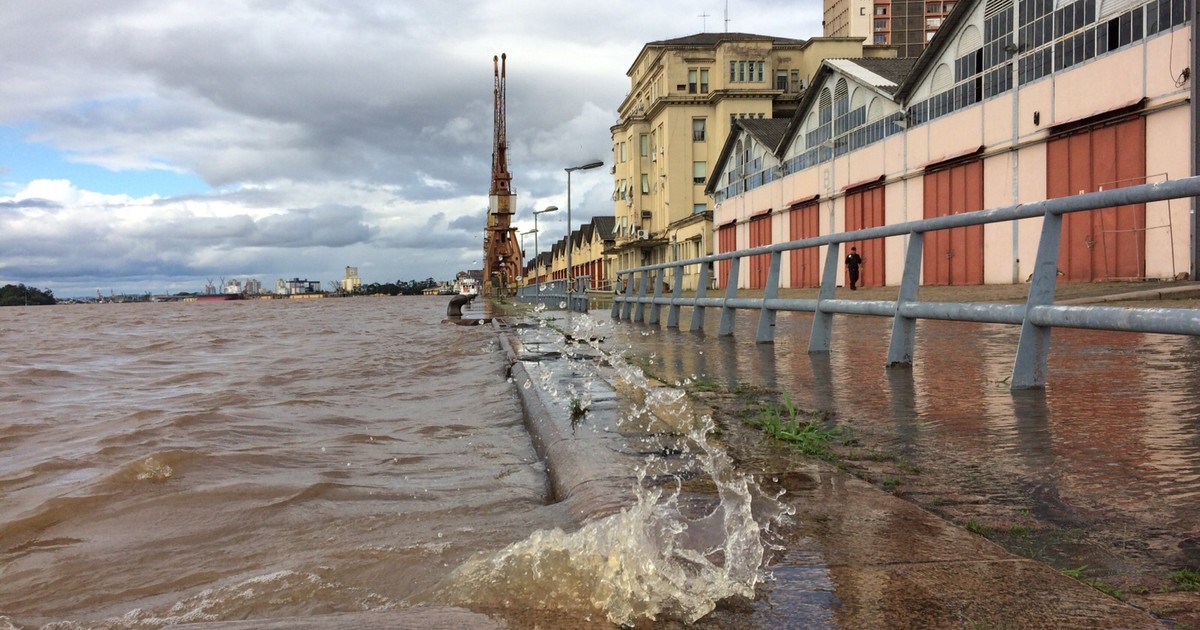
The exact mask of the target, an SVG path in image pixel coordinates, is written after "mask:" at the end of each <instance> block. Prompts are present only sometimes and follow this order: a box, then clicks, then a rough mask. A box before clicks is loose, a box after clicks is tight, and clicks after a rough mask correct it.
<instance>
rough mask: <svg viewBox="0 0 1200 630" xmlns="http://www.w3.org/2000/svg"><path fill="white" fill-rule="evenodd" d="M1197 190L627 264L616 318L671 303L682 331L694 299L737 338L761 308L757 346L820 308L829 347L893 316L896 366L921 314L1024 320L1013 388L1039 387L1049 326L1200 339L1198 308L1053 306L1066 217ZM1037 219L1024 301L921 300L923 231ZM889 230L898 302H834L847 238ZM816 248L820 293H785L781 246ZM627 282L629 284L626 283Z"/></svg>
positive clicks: (1157, 191)
mask: <svg viewBox="0 0 1200 630" xmlns="http://www.w3.org/2000/svg"><path fill="white" fill-rule="evenodd" d="M1198 195H1200V177H1189V178H1185V179H1178V180H1174V181H1166V182H1159V183H1154V184H1142V185H1138V186H1129V187H1126V188H1116V189H1112V190H1105V191H1101V192H1095V193H1087V194H1081V195H1075V196H1072V197H1060V198H1057V199H1048V200H1045V201H1037V202H1033V203H1027V204H1019V205H1016V206H1007V207H1002V208H993V209H988V210H979V211H975V212H964V213H961V214H952V215H948V216H942V217H937V218H933V219H922V220H918V221H907V222H904V223H897V224H893V225H886V226H879V227H872V228H866V229H862V230H854V231H852V232H839V233H836V234H826V235H822V236H817V237H813V238H806V239H800V240H795V241H788V242H785V243H776V244H772V245H763V246H761V247H753V248H749V249H743V250H738V251H733V252H724V253H720V254H714V255H711V256H703V257H699V258H691V259H687V260H681V261H676V262H671V263H663V264H657V265H647V266H644V267H636V268H631V269H625V270H621V271H618V272H617V279H618V281H617V287H618V291H617V293H616V295H614V297H613V305H612V316H613V317H614V318H615V319H618V320H620V319H625V320H641V321H643V322H645V323H648V324H658V323H659V320H660V316H661V309H662V307H663V306H667V307H670V310H669V311H668V315H667V326H668V327H669V328H678V327H679V310H680V307H682V306H689V307H691V308H692V319H691V326H690V330H692V331H699V330H701V329H702V328H703V326H704V311H705V309H706V308H710V307H719V308H720V309H721V323H720V329H719V334H720V335H732V334H733V322H734V315H735V312H736V311H737V310H738V309H754V310H758V311H759V320H758V334H757V341H758V343H771V342H773V341H774V337H775V316H776V313H778V312H779V311H804V312H810V313H814V314H815V317H814V318H813V325H812V334H811V335H810V337H809V340H808V351H809V352H810V353H827V352H829V347H830V335H831V332H832V327H833V315H834V314H838V313H840V314H852V315H876V316H880V317H892V318H893V323H892V336H891V341H890V344H889V346H888V359H887V363H888V366H889V367H891V366H897V365H912V361H913V356H914V348H913V345H914V341H915V336H916V320H918V319H938V320H953V321H965V322H980V323H996V324H1015V325H1020V326H1021V335H1020V338H1019V340H1018V343H1017V355H1016V360H1015V362H1014V365H1013V374H1012V380H1011V387H1012V389H1031V388H1041V387H1045V385H1046V366H1047V361H1048V357H1049V352H1050V331H1051V329H1052V328H1053V327H1056V326H1057V327H1065V328H1089V329H1095V330H1116V331H1129V332H1145V333H1165V334H1177V335H1193V336H1200V309H1180V308H1174V309H1170V308H1120V307H1110V306H1067V305H1056V304H1054V287H1055V283H1056V281H1057V275H1058V252H1059V242H1060V240H1061V234H1062V215H1064V214H1069V213H1072V212H1082V211H1087V210H1095V209H1098V208H1108V207H1114V206H1123V205H1133V204H1143V203H1149V202H1154V201H1164V200H1168V199H1180V198H1185V197H1195V196H1198ZM1036 217H1042V218H1043V222H1042V232H1041V236H1040V239H1039V241H1038V251H1037V258H1036V260H1035V261H1034V270H1033V275H1032V276H1031V279H1030V286H1029V295H1028V298H1027V300H1026V303H1025V304H1024V305H1014V304H981V303H956V302H921V301H918V299H917V289H918V286H919V284H920V278H921V266H922V248H923V245H924V236H925V233H927V232H933V231H935V230H947V229H951V228H958V227H967V226H974V225H983V224H987V223H1000V222H1006V221H1016V220H1020V219H1029V218H1036ZM889 236H907V237H908V248H907V251H906V253H905V259H904V271H903V274H902V276H901V280H900V286H899V293H898V296H897V299H896V300H894V301H889V300H846V299H835V298H834V289H835V287H836V286H837V273H838V263H839V262H840V261H839V249H840V245H841V244H842V243H846V242H849V241H859V240H866V239H873V238H883V237H889ZM811 247H828V250H827V251H826V255H825V267H824V269H823V272H822V277H821V285H820V289H819V291H818V295H817V298H816V299H782V298H779V297H778V295H779V269H780V264H781V261H782V258H783V252H786V251H793V250H801V249H806V248H811ZM762 254H769V255H770V257H771V259H770V266H769V268H768V271H767V279H766V287H765V288H764V289H763V297H761V298H749V297H738V288H737V285H738V273H739V270H740V267H741V261H742V259H744V258H746V257H747V256H756V255H762ZM722 260H728V261H730V265H729V274H728V277H727V278H726V282H725V287H726V288H725V294H724V297H709V296H708V291H707V286H708V267H709V265H708V264H707V263H710V262H716V261H722ZM688 265H699V282H698V284H697V287H698V288H697V290H696V294H695V296H693V297H687V298H685V297H683V285H682V284H681V282H680V279H681V278H683V275H684V274H683V270H684V268H685V267H687V266H688ZM666 269H674V271H675V273H674V274H671V275H673V276H674V278H675V283H674V286H673V287H672V290H671V295H670V296H665V295H664V291H663V283H662V282H660V281H658V279H657V278H658V277H661V276H664V275H666V274H664V273H656V272H659V270H666ZM651 282H653V287H654V289H653V294H652V295H648V287H649V286H650V285H651ZM622 288H623V289H624V290H621V289H622ZM647 307H649V309H647Z"/></svg>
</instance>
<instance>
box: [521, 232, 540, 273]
mask: <svg viewBox="0 0 1200 630" xmlns="http://www.w3.org/2000/svg"><path fill="white" fill-rule="evenodd" d="M529 234H532V235H533V239H534V242H535V243H536V241H537V228H534V229H532V230H525V231H524V232H519V233H518V236H520V237H521V266H522V267H524V266H525V236H526V235H529ZM521 273H522V274H524V273H525V270H524V269H522V270H521ZM525 284H526V285H528V284H529V276H525Z"/></svg>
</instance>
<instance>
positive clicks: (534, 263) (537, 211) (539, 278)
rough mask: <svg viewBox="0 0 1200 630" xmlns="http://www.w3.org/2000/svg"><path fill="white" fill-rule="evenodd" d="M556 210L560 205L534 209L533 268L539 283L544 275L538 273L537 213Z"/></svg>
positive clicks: (535, 279)
mask: <svg viewBox="0 0 1200 630" xmlns="http://www.w3.org/2000/svg"><path fill="white" fill-rule="evenodd" d="M556 210H558V206H546V209H545V210H534V211H533V270H534V281H535V282H537V283H539V284H540V283H541V281H542V275H541V274H539V273H537V261H538V253H539V252H538V243H537V235H538V226H537V215H539V214H545V213H547V212H555V211H556Z"/></svg>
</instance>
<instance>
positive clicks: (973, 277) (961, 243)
mask: <svg viewBox="0 0 1200 630" xmlns="http://www.w3.org/2000/svg"><path fill="white" fill-rule="evenodd" d="M924 182H925V218H926V219H932V218H935V217H942V216H947V215H951V214H959V213H962V212H971V211H973V210H982V209H983V162H982V161H981V160H974V161H972V162H967V163H965V164H958V165H955V166H951V167H949V168H942V169H938V170H934V171H930V172H927V173H926V174H925V178H924ZM923 255H924V269H925V276H924V283H925V284H942V285H946V284H950V285H953V284H983V226H982V225H973V226H970V227H963V228H953V229H950V230H937V231H934V232H928V233H926V234H925V247H924V254H923Z"/></svg>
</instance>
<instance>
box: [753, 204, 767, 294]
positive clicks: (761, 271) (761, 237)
mask: <svg viewBox="0 0 1200 630" xmlns="http://www.w3.org/2000/svg"><path fill="white" fill-rule="evenodd" d="M770 244H771V215H770V214H763V215H759V216H756V217H753V218H751V219H750V247H760V246H762V245H770ZM770 268H771V255H770V254H758V255H755V256H751V257H750V288H751V289H762V288H764V287H766V286H767V272H768V271H769V270H770Z"/></svg>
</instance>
